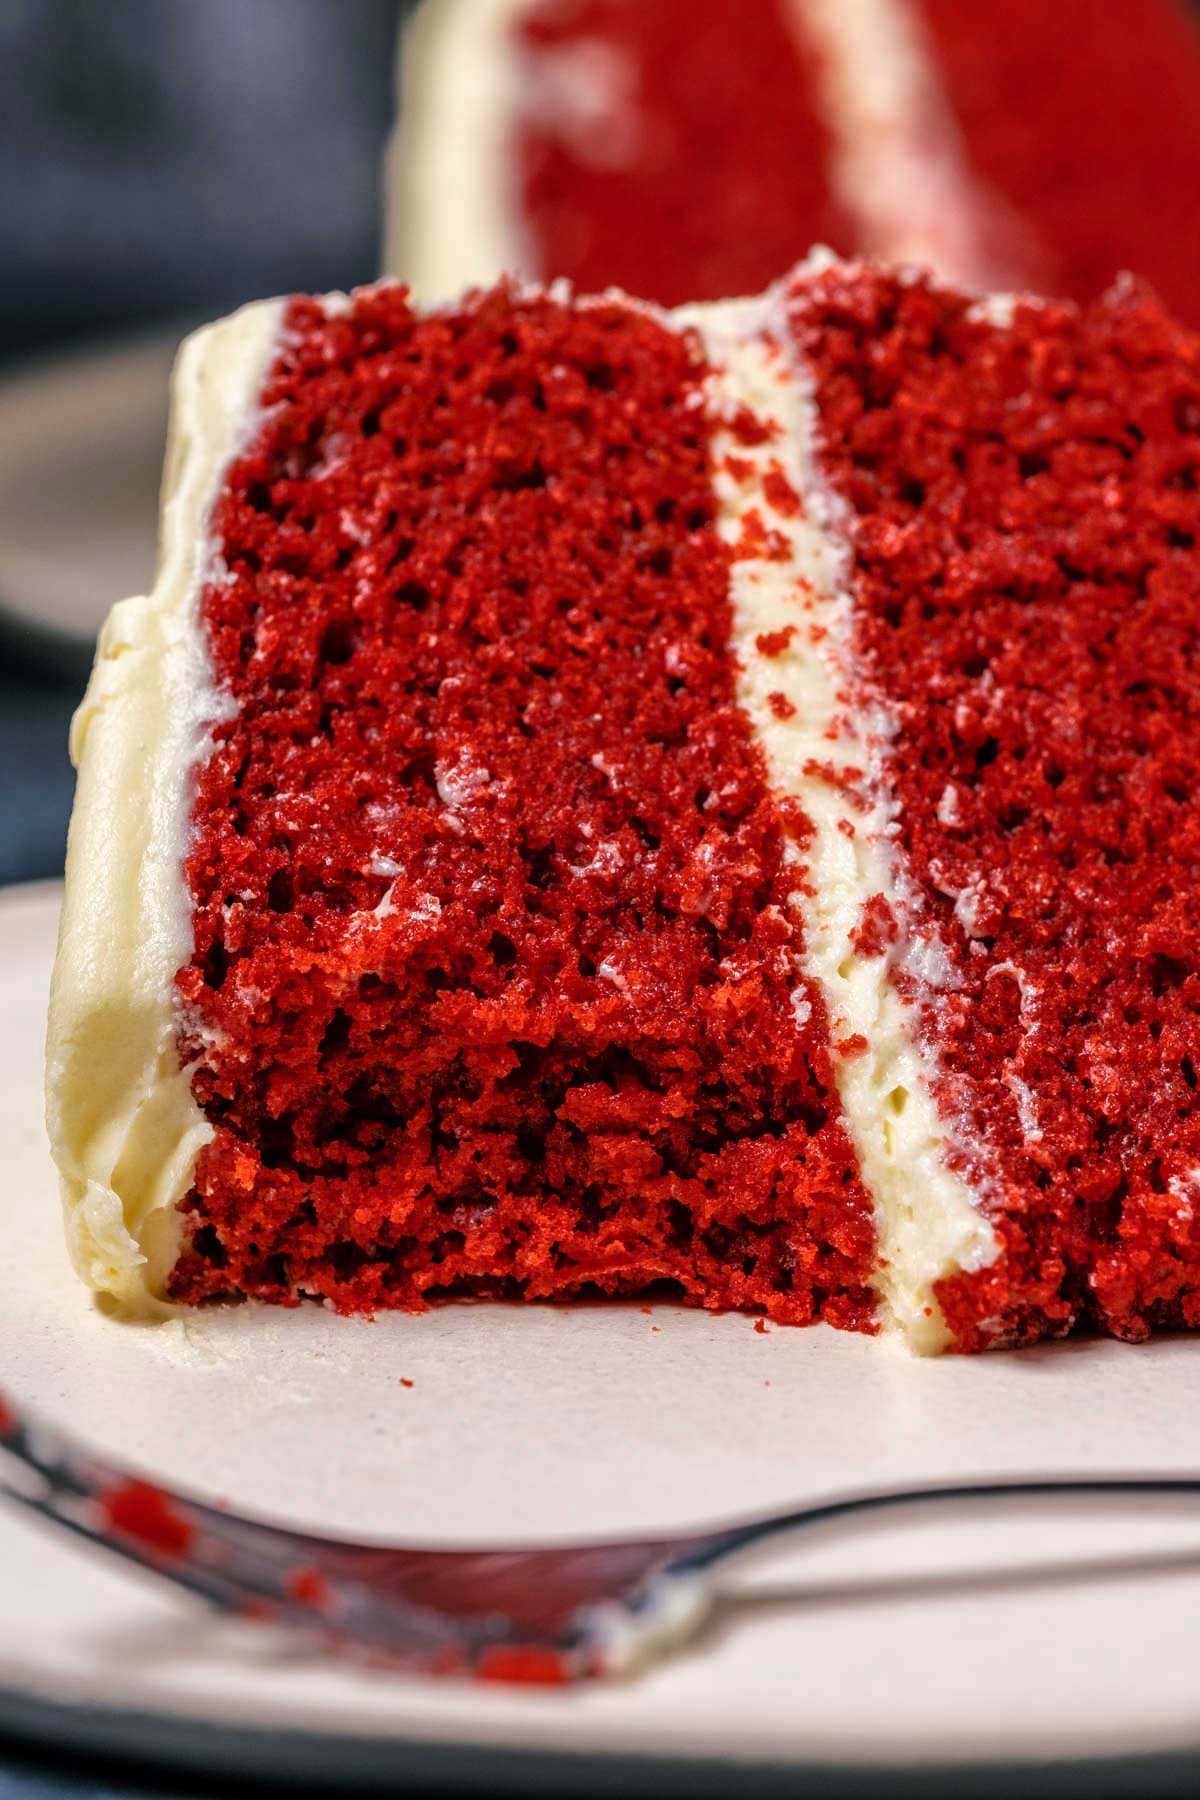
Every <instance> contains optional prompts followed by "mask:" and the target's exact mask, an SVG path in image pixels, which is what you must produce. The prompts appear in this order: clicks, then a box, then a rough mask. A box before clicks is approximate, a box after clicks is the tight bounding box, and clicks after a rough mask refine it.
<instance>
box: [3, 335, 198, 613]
mask: <svg viewBox="0 0 1200 1800" xmlns="http://www.w3.org/2000/svg"><path fill="white" fill-rule="evenodd" d="M179 335H180V334H179V332H178V331H168V332H154V333H150V334H147V335H146V336H144V337H138V338H134V339H130V340H127V341H125V342H122V343H119V344H116V345H113V346H109V347H107V348H104V349H101V350H83V351H71V352H68V353H66V354H63V355H60V356H55V357H53V358H46V359H44V360H42V361H39V362H37V363H35V364H33V365H32V366H31V367H30V368H28V369H22V370H19V371H16V372H13V373H10V374H8V375H6V376H5V378H4V379H3V381H0V518H2V519H3V520H4V529H3V532H0V610H2V611H3V612H5V613H8V614H9V615H10V616H14V617H16V618H17V619H19V620H20V621H21V622H23V623H25V624H28V625H32V626H35V627H37V628H40V629H42V630H46V631H50V632H53V633H55V634H57V635H59V636H65V637H68V638H84V639H86V638H91V637H93V636H94V635H95V633H96V632H97V631H98V629H99V627H100V625H101V623H102V622H103V619H104V616H105V614H106V613H107V612H108V609H109V607H110V606H112V605H113V603H114V602H115V601H117V600H121V599H123V598H124V597H125V596H126V595H127V594H138V593H142V592H144V591H145V588H146V587H147V585H148V584H149V582H150V581H151V579H152V577H153V574H154V556H155V536H156V532H157V528H158V484H159V479H160V475H161V471H162V457H163V444H164V441H165V438H166V423H167V390H168V383H169V378H170V372H171V363H172V361H173V359H174V355H175V349H176V346H177V343H178V339H179Z"/></svg>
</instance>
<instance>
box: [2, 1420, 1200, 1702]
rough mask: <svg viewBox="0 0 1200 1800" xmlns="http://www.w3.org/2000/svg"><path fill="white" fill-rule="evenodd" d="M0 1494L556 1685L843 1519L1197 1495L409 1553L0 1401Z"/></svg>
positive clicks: (278, 1616)
mask: <svg viewBox="0 0 1200 1800" xmlns="http://www.w3.org/2000/svg"><path fill="white" fill-rule="evenodd" d="M0 1493H3V1494H5V1495H7V1496H8V1497H9V1498H10V1499H12V1500H14V1501H16V1502H17V1503H18V1504H19V1505H20V1506H22V1507H24V1508H26V1509H27V1510H28V1511H30V1512H33V1513H36V1514H37V1515H38V1516H39V1517H41V1518H44V1519H49V1520H52V1521H53V1522H54V1523H55V1524H57V1525H59V1526H62V1527H63V1528H65V1529H66V1530H68V1531H70V1532H72V1533H73V1534H74V1535H75V1536H76V1537H80V1538H84V1539H86V1540H87V1541H88V1542H90V1543H93V1544H98V1545H101V1546H102V1547H103V1548H104V1549H105V1550H107V1551H110V1552H112V1553H114V1554H116V1555H117V1556H120V1557H123V1558H124V1559H125V1560H126V1561H127V1562H133V1563H137V1564H138V1565H139V1566H140V1567H142V1568H144V1569H149V1570H152V1571H153V1572H154V1573H155V1574H156V1575H160V1576H162V1577H163V1579H164V1580H166V1581H170V1582H172V1583H174V1585H175V1586H176V1587H180V1588H185V1589H187V1590H188V1592H189V1593H192V1594H195V1595H198V1596H200V1598H201V1599H203V1600H205V1601H207V1602H208V1603H209V1604H210V1605H211V1606H213V1607H215V1608H216V1609H217V1610H219V1611H220V1612H222V1613H226V1614H229V1615H232V1616H235V1617H240V1618H244V1619H251V1620H257V1621H261V1622H264V1623H268V1624H272V1625H276V1626H282V1627H285V1628H292V1629H297V1630H299V1631H301V1632H303V1633H305V1634H306V1635H307V1636H308V1637H309V1638H315V1639H317V1640H320V1641H321V1642H323V1643H324V1644H325V1645H327V1646H328V1647H330V1648H334V1649H337V1650H340V1651H343V1652H345V1651H350V1652H353V1653H356V1654H358V1655H359V1656H363V1655H365V1656H366V1657H367V1658H368V1659H369V1660H371V1661H373V1662H380V1663H386V1664H388V1665H389V1666H396V1667H399V1668H403V1669H404V1670H406V1671H410V1672H419V1673H422V1674H429V1675H458V1676H471V1677H474V1678H476V1679H480V1680H485V1681H500V1682H523V1683H538V1684H543V1685H547V1686H567V1685H570V1684H571V1683H573V1682H577V1681H583V1680H587V1679H590V1678H594V1677H597V1676H605V1675H616V1674H626V1673H628V1672H630V1671H631V1670H633V1669H635V1668H637V1667H638V1666H640V1665H641V1664H642V1663H643V1662H645V1661H647V1660H649V1659H650V1658H651V1657H653V1656H655V1655H657V1654H660V1653H662V1652H664V1651H666V1650H668V1649H670V1648H672V1647H673V1646H675V1645H677V1644H681V1643H682V1642H683V1641H684V1640H685V1639H686V1638H688V1637H690V1636H691V1635H692V1634H693V1633H694V1632H695V1631H696V1629H697V1628H698V1627H699V1625H700V1624H701V1622H702V1621H703V1619H704V1617H705V1615H706V1613H707V1612H708V1610H709V1608H710V1605H711V1603H712V1600H713V1598H714V1587H715V1583H714V1577H715V1574H716V1572H717V1570H718V1569H720V1568H721V1567H722V1566H723V1565H724V1564H726V1563H727V1562H728V1561H729V1560H730V1559H731V1558H732V1557H734V1556H735V1555H737V1554H739V1553H740V1552H742V1551H745V1550H747V1549H749V1548H750V1547H751V1546H753V1545H760V1544H763V1543H765V1542H767V1541H768V1540H770V1539H773V1538H777V1537H782V1536H783V1535H784V1534H786V1533H789V1532H794V1531H798V1530H801V1529H803V1528H811V1527H813V1526H817V1525H821V1524H825V1523H828V1522H829V1521H831V1520H835V1519H841V1518H845V1517H847V1516H849V1515H853V1514H861V1513H866V1512H871V1511H879V1510H882V1509H884V1508H892V1507H899V1506H908V1505H913V1504H915V1503H918V1502H920V1503H925V1504H940V1505H948V1504H951V1503H953V1502H962V1501H970V1500H977V1499H984V1498H991V1497H994V1496H997V1495H1010V1496H1012V1497H1014V1498H1016V1497H1026V1498H1028V1497H1033V1496H1043V1495H1067V1494H1071V1495H1085V1494H1093V1495H1095V1494H1107V1495H1122V1494H1124V1495H1128V1494H1200V1476H1084V1477H1078V1476H1065V1477H1063V1478H1061V1479H1038V1480H1014V1481H979V1482H963V1483H953V1484H947V1485H942V1486H930V1487H923V1488H922V1487H913V1488H893V1489H875V1490H869V1491H863V1492H860V1493H856V1494H847V1495H844V1496H840V1497H838V1498H836V1499H829V1500H824V1501H821V1502H820V1503H818V1504H815V1505H810V1506H803V1507H798V1508H797V1509H796V1510H795V1511H792V1512H786V1513H777V1514H774V1515H773V1516H771V1517H769V1518H759V1519H752V1520H750V1521H748V1522H745V1523H740V1524H734V1525H726V1526H718V1527H717V1528H715V1529H713V1530H711V1531H704V1532H696V1533H691V1534H689V1535H686V1536H674V1537H659V1538H642V1539H637V1540H632V1541H622V1542H614V1543H578V1544H569V1545H560V1546H558V1547H555V1548H544V1549H508V1550H506V1549H502V1548H481V1549H473V1550H421V1549H416V1548H410V1547H408V1546H404V1545H399V1544H397V1545H382V1544H361V1543H352V1542H347V1541H343V1540H340V1539H337V1538H326V1537H319V1536H316V1535H313V1534H310V1533H307V1532H299V1531H290V1530H288V1529H286V1528H285V1527H283V1526H279V1525H272V1524H268V1523H266V1522H265V1521H261V1520H255V1519H247V1518H243V1517H241V1516H239V1515H238V1514H236V1513H233V1512H230V1511H226V1510H225V1509H223V1508H220V1507H214V1506H210V1505H206V1504H205V1503H204V1502H202V1501H199V1500H195V1499H192V1498H190V1497H188V1496H186V1495H183V1494H179V1493H175V1492H172V1491H170V1490H168V1489H167V1488H165V1487H163V1486H162V1484H161V1483H158V1482H151V1481H148V1480H146V1479H145V1478H143V1477H142V1476H140V1475H137V1474H135V1473H134V1472H133V1471H131V1470H129V1469H126V1468H122V1467H119V1466H118V1465H117V1464H115V1463H112V1462H109V1461H108V1460H107V1459H105V1458H102V1457H99V1456H97V1455H95V1454H94V1453H93V1452H92V1451H91V1450H89V1449H87V1448H86V1447H85V1446H84V1445H82V1444H79V1443H76V1442H74V1441H72V1439H70V1438H69V1437H67V1436H66V1435H64V1434H63V1433H62V1432H60V1431H58V1430H57V1429H53V1428H51V1427H49V1426H47V1425H45V1424H43V1423H41V1422H40V1421H39V1420H36V1419H34V1418H33V1417H32V1416H31V1415H30V1414H29V1413H28V1411H26V1410H25V1409H22V1408H18V1407H17V1406H16V1405H15V1404H14V1403H13V1402H12V1401H11V1400H8V1399H6V1398H4V1397H3V1396H0Z"/></svg>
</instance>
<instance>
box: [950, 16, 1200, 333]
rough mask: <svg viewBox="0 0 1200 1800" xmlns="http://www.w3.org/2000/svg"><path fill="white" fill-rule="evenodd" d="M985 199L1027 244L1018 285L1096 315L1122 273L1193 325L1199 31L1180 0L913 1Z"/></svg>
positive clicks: (1198, 250) (1199, 164)
mask: <svg viewBox="0 0 1200 1800" xmlns="http://www.w3.org/2000/svg"><path fill="white" fill-rule="evenodd" d="M919 12H920V16H921V18H922V20H923V21H924V29H925V32H926V35H927V38H928V40H929V44H930V48H931V51H932V54H933V57H934V60H935V64H936V67H937V70H938V74H939V79H940V81H941V84H942V87H943V90H944V91H945V93H946V96H947V99H948V100H949V103H950V107H951V110H952V111H953V113H954V115H955V117H956V119H957V121H958V125H959V128H960V131H961V136H962V141H963V145H964V148H965V153H966V156H967V158H968V161H969V163H970V166H971V169H972V171H973V172H974V173H975V175H976V176H977V177H978V178H979V179H980V180H981V181H982V183H983V184H984V191H985V193H986V192H987V191H989V190H990V191H991V193H992V194H994V195H998V196H1002V197H1003V200H1004V203H1005V205H1006V206H1007V207H1009V208H1011V209H1012V210H1013V211H1014V212H1015V213H1016V214H1017V216H1018V218H1019V221H1020V223H1021V225H1022V227H1023V228H1024V230H1025V232H1026V233H1027V234H1028V237H1029V240H1030V241H1029V256H1030V265H1031V266H1030V268H1029V270H1028V271H1027V273H1026V276H1025V279H1024V281H1023V282H1022V283H1021V285H1022V286H1025V287H1036V288H1037V289H1038V290H1039V291H1041V292H1047V293H1053V294H1065V295H1068V296H1070V297H1071V298H1074V299H1078V300H1091V299H1094V298H1095V297H1096V296H1097V295H1099V294H1101V293H1103V291H1104V290H1105V288H1107V287H1108V285H1109V283H1110V282H1111V281H1112V279H1113V278H1114V276H1115V275H1116V274H1117V273H1118V272H1119V271H1120V270H1122V269H1133V270H1135V271H1136V272H1137V273H1138V274H1139V275H1141V276H1142V277H1143V278H1145V279H1146V280H1148V281H1150V282H1152V283H1153V285H1154V286H1155V287H1156V288H1157V290H1158V292H1159V293H1160V295H1161V296H1162V299H1163V301H1164V302H1165V303H1166V305H1167V306H1168V307H1169V308H1170V309H1171V311H1172V312H1174V313H1176V314H1178V315H1179V316H1180V317H1182V318H1183V319H1184V320H1186V321H1188V322H1189V323H1191V324H1193V325H1200V231H1197V230H1196V228H1195V219H1196V214H1197V210H1198V209H1200V31H1198V30H1197V26H1196V22H1195V19H1194V18H1193V17H1192V15H1191V9H1189V8H1188V7H1187V6H1186V5H1185V4H1184V3H1183V0H1141V3H1139V0H1053V4H1050V5H1047V4H1046V0H1003V4H1002V5H992V6H981V5H972V4H964V0H920V6H919Z"/></svg>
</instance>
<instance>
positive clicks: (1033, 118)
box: [386, 0, 1200, 322]
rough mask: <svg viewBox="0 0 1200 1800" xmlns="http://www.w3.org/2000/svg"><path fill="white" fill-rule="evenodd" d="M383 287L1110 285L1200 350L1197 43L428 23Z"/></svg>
mask: <svg viewBox="0 0 1200 1800" xmlns="http://www.w3.org/2000/svg"><path fill="white" fill-rule="evenodd" d="M402 94H403V99H402V108H401V123H400V127H399V131H398V134H397V139H396V143H395V145H394V148H393V152H392V170H391V177H392V178H391V192H390V202H389V218H388V225H387V243H386V267H387V269H388V271H389V273H391V274H395V275H398V276H400V277H402V278H403V279H405V280H408V281H410V282H411V283H412V285H413V287H414V289H415V291H416V292H417V293H418V294H419V295H421V296H422V297H423V298H425V299H430V300H433V299H439V298H445V297H449V296H451V295H453V294H456V293H458V292H460V291H461V290H462V289H463V288H464V287H466V286H468V285H470V284H472V283H475V282H482V281H490V280H492V279H494V278H495V277H496V276H497V275H498V274H499V273H501V272H502V271H507V272H517V273H519V274H521V275H524V276H529V277H533V278H536V279H539V280H550V279H553V278H555V277H558V276H565V277H567V278H568V279H570V280H571V281H573V282H574V283H575V284H576V285H577V286H578V287H579V288H581V289H584V290H592V291H595V290H600V289H603V288H604V287H606V286H608V285H610V284H616V285H619V286H621V287H624V288H626V289H628V290H629V291H630V292H632V293H637V294H641V295H644V296H646V297H648V298H651V299H654V300H657V301H659V302H661V303H662V304H664V305H675V304H678V303H681V302H683V301H687V300H705V299H716V298H721V297H725V296H728V295H731V294H740V293H749V292H753V291H755V290H756V289H758V288H759V287H761V286H762V285H763V284H764V283H765V282H767V281H769V280H771V279H772V278H774V277H775V276H777V275H778V274H779V273H780V271H781V270H783V269H784V268H786V267H787V266H788V265H789V264H790V263H791V262H792V261H794V259H795V258H796V256H798V255H800V254H802V253H803V252H804V251H805V250H806V249H807V248H808V246H809V245H810V244H813V243H825V244H829V245H831V246H832V247H833V248H834V249H835V250H837V251H838V252H839V253H841V254H843V255H864V256H870V257H880V258H884V259H886V260H889V261H892V262H909V261H911V262H916V263H920V264H923V265H927V266H931V267H933V268H936V269H937V270H938V271H939V272H940V273H941V274H942V275H943V276H944V277H945V278H946V279H948V280H952V281H955V282H958V283H960V284H961V285H963V286H965V287H968V288H974V289H979V290H987V289H1008V290H1013V289H1017V290H1033V291H1037V292H1042V293H1053V294H1057V295H1064V296H1069V297H1072V298H1075V299H1084V300H1085V299H1089V298H1094V297H1095V296H1096V295H1098V294H1099V293H1100V292H1101V291H1102V290H1103V289H1104V288H1105V287H1106V286H1107V284H1108V283H1109V282H1110V281H1111V280H1112V278H1113V276H1114V275H1115V274H1116V273H1117V272H1118V271H1120V270H1122V269H1133V270H1135V271H1136V272H1137V273H1138V274H1139V275H1141V276H1143V277H1145V278H1146V279H1148V280H1149V281H1150V282H1151V283H1152V284H1153V285H1154V286H1155V287H1156V288H1157V290H1158V291H1159V293H1160V294H1161V295H1162V297H1163V299H1164V300H1165V301H1166V302H1167V303H1168V304H1169V305H1170V306H1172V307H1173V308H1174V309H1175V310H1176V311H1177V312H1178V313H1179V314H1180V315H1182V316H1183V317H1184V318H1185V319H1187V320H1189V321H1191V322H1200V232H1197V231H1196V230H1195V229H1194V221H1195V217H1196V211H1197V206H1198V204H1200V31H1198V30H1197V28H1196V24H1195V20H1194V18H1193V16H1191V15H1190V14H1188V13H1186V12H1185V10H1184V9H1183V6H1182V3H1181V0H1179V3H1177V0H1054V4H1050V5H1047V4H1046V3H1045V0H994V3H992V4H985V3H984V0H740V3H739V4H738V5H736V6H734V5H731V4H730V3H729V0H425V5H424V6H423V7H422V8H421V9H420V12H419V14H418V16H417V19H416V21H415V23H414V25H413V26H412V27H411V29H410V31H409V33H408V34H407V38H406V41H405V44H404V46H403V51H402Z"/></svg>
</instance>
